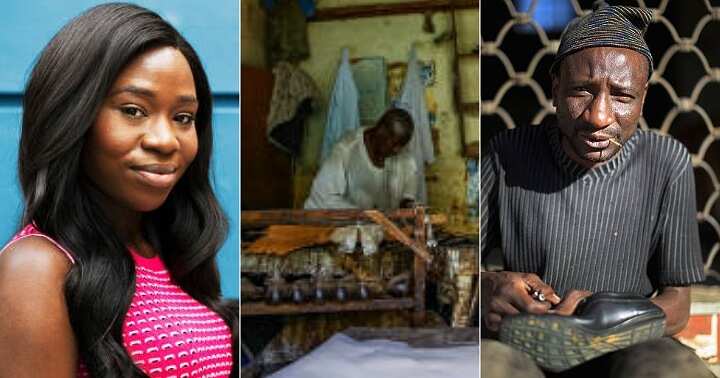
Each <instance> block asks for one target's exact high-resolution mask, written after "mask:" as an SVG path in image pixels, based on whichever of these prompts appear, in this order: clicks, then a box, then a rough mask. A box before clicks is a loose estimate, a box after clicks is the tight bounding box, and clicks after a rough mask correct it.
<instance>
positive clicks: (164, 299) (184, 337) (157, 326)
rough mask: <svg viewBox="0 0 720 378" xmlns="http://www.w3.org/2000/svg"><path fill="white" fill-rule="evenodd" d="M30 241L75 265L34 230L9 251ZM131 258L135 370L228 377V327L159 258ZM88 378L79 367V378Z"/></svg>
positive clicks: (129, 339) (130, 338) (130, 331)
mask: <svg viewBox="0 0 720 378" xmlns="http://www.w3.org/2000/svg"><path fill="white" fill-rule="evenodd" d="M30 236H39V237H43V238H45V239H47V240H49V241H50V242H52V243H53V244H55V245H56V246H57V247H58V248H59V249H60V250H61V251H63V252H64V253H65V255H66V256H67V258H68V259H69V260H70V261H71V262H72V263H73V264H74V263H75V259H74V258H73V256H72V254H70V253H69V252H68V251H66V250H65V249H64V248H63V247H62V246H60V244H58V243H57V242H56V241H54V240H53V239H51V238H50V237H48V236H47V235H45V234H43V233H41V232H40V231H38V230H37V229H36V228H35V227H34V226H33V225H32V224H30V225H28V226H26V227H25V228H24V229H23V230H22V231H20V232H19V233H18V234H17V235H15V237H13V239H12V240H11V241H10V243H8V245H10V244H11V243H13V242H15V241H17V240H20V239H23V238H26V237H30ZM6 247H7V246H6ZM3 249H4V248H3ZM130 252H131V253H132V257H133V259H134V260H135V277H136V278H135V294H133V298H132V302H131V304H130V308H129V309H128V312H127V314H126V315H125V320H124V323H123V328H122V330H123V333H122V335H123V345H124V346H125V349H127V351H128V352H129V354H130V356H131V358H132V360H133V361H134V362H135V364H136V365H137V366H138V367H139V368H140V369H142V370H143V371H144V372H145V373H146V374H147V375H149V376H150V377H152V378H156V377H162V378H190V377H198V378H211V377H229V376H230V372H231V370H232V362H233V361H232V334H231V332H230V329H229V327H228V326H227V325H226V324H225V322H224V321H223V320H222V319H221V318H220V316H218V315H217V314H216V313H214V312H213V311H211V310H210V309H209V308H208V307H206V306H205V305H203V304H201V303H200V302H198V301H196V300H195V299H193V298H192V297H190V295H188V294H187V293H186V292H185V291H183V290H182V289H181V288H180V287H179V286H178V285H176V284H175V283H173V282H172V280H171V278H170V274H169V273H168V271H167V269H166V267H165V264H164V263H163V262H162V260H161V259H160V257H159V256H156V257H152V258H147V257H143V256H140V255H139V254H137V253H136V252H135V251H134V250H133V249H132V248H130ZM88 376H89V374H88V372H87V369H86V368H85V365H84V364H83V363H82V362H80V366H79V368H78V377H88Z"/></svg>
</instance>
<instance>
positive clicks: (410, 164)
mask: <svg viewBox="0 0 720 378" xmlns="http://www.w3.org/2000/svg"><path fill="white" fill-rule="evenodd" d="M365 130H366V128H361V129H358V130H353V131H351V132H349V133H348V134H347V135H346V136H345V137H344V138H343V139H341V140H340V141H339V142H337V143H336V144H335V147H334V148H333V151H332V153H331V154H330V156H329V157H328V158H327V159H326V160H325V162H324V163H323V165H322V167H321V168H320V172H318V174H317V176H315V180H314V181H313V184H312V188H311V189H310V195H309V196H308V198H307V200H306V201H305V208H306V209H381V210H392V209H397V208H398V207H400V202H402V200H404V199H411V200H415V199H416V198H417V197H416V193H417V188H416V186H415V185H416V183H417V181H416V177H417V176H418V174H417V168H416V167H415V161H414V160H413V158H412V156H411V155H410V154H409V153H408V151H407V150H405V149H403V151H402V152H400V153H399V154H397V155H395V156H391V157H389V158H387V159H385V166H384V167H383V168H378V167H376V166H375V165H374V164H373V163H372V161H370V156H369V155H368V152H367V148H366V147H365V140H364V138H363V135H364V132H365Z"/></svg>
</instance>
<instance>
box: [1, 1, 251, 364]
mask: <svg viewBox="0 0 720 378" xmlns="http://www.w3.org/2000/svg"><path fill="white" fill-rule="evenodd" d="M211 111H212V104H211V95H210V89H209V85H208V80H207V77H206V75H205V72H204V71H203V68H202V65H201V63H200V60H199V58H198V56H197V54H196V53H195V51H194V50H193V49H192V47H191V46H190V45H189V44H188V43H187V41H185V39H184V38H183V37H182V36H181V35H180V34H179V33H178V32H177V31H176V30H175V29H174V28H173V27H172V26H170V25H169V24H168V23H167V22H165V21H164V20H162V19H161V18H160V17H159V16H158V15H157V14H155V13H153V12H151V11H149V10H146V9H143V8H140V7H137V6H134V5H129V4H105V5H100V6H97V7H94V8H92V9H90V10H88V11H87V12H85V13H83V14H81V15H80V16H78V17H77V18H75V19H73V20H72V21H71V22H70V23H68V24H67V25H66V26H65V27H63V29H62V30H60V32H58V34H57V35H56V36H55V37H54V38H53V39H52V40H51V41H50V43H49V44H48V45H47V46H46V47H45V49H44V50H43V52H42V54H41V55H40V57H39V59H38V61H37V64H36V65H35V67H34V69H33V71H32V73H31V76H30V78H29V81H28V83H27V87H26V91H25V97H24V102H23V121H22V136H21V141H20V152H19V177H20V181H21V186H22V190H23V194H24V199H25V211H24V215H23V220H22V221H23V224H24V225H26V226H25V227H24V228H23V229H22V231H20V232H19V233H18V234H17V235H16V236H15V238H14V239H13V240H12V241H11V242H10V243H9V244H8V245H7V246H6V247H5V248H4V249H3V252H2V254H0V300H2V303H3V305H2V307H1V308H2V309H0V366H2V368H1V369H2V376H9V377H20V376H29V375H32V376H49V377H50V376H51V377H73V376H78V375H80V376H87V375H89V376H93V377H145V376H151V377H169V376H176V377H189V376H191V375H192V376H193V377H196V376H197V377H225V376H229V375H230V373H231V369H233V367H232V365H233V361H235V360H236V358H235V357H234V355H236V354H235V352H234V351H233V346H234V345H236V342H234V341H233V339H234V338H236V335H237V327H236V325H237V310H238V308H237V302H234V303H229V304H223V303H221V299H220V284H219V276H218V272H217V269H216V265H215V255H216V253H217V251H218V248H219V247H220V245H221V243H222V242H223V240H224V238H225V235H226V230H227V221H226V219H225V217H224V215H223V213H222V211H221V209H220V207H219V204H218V201H217V199H216V198H215V195H214V194H213V191H212V188H211V186H210V183H209V179H208V175H209V163H210V155H211V147H212V130H211ZM236 372H237V368H236V367H235V368H234V369H233V373H234V374H237V373H236Z"/></svg>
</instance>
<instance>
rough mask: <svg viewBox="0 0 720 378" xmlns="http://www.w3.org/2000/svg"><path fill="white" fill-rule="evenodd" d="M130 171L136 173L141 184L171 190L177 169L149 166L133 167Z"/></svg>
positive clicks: (159, 165) (167, 166) (155, 165)
mask: <svg viewBox="0 0 720 378" xmlns="http://www.w3.org/2000/svg"><path fill="white" fill-rule="evenodd" d="M132 170H133V171H134V172H135V173H137V176H138V177H139V178H140V181H141V182H142V183H144V184H146V185H148V186H152V187H154V188H159V189H169V188H171V187H172V186H173V184H174V183H175V181H176V180H175V179H176V177H177V174H176V172H177V168H175V167H174V166H170V165H161V164H149V165H143V166H134V167H132Z"/></svg>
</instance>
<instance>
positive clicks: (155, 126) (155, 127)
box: [142, 117, 180, 154]
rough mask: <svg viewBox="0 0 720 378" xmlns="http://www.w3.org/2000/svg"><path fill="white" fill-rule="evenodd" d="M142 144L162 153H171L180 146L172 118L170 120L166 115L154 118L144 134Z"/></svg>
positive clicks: (146, 147)
mask: <svg viewBox="0 0 720 378" xmlns="http://www.w3.org/2000/svg"><path fill="white" fill-rule="evenodd" d="M142 146H143V148H145V149H149V150H154V151H157V152H159V153H161V154H170V153H173V152H175V151H176V150H177V149H178V148H180V143H179V141H178V139H177V136H176V135H175V129H174V128H173V124H172V120H168V119H166V117H158V118H157V119H155V120H152V122H150V124H149V126H148V128H147V131H146V132H145V135H144V136H143V140H142Z"/></svg>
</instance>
